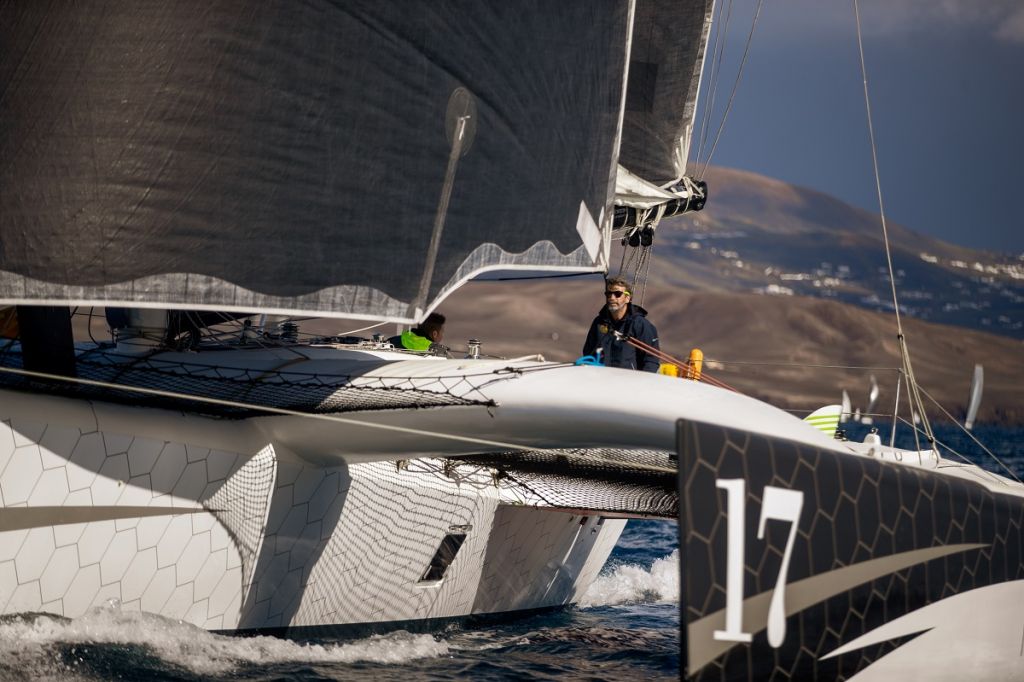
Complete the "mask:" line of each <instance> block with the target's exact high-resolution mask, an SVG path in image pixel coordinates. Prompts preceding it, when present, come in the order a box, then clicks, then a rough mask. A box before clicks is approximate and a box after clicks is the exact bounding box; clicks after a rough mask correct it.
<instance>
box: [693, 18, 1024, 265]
mask: <svg viewBox="0 0 1024 682" xmlns="http://www.w3.org/2000/svg"><path fill="white" fill-rule="evenodd" d="M719 2H720V5H721V6H723V7H726V8H727V7H728V0H719ZM756 4H757V3H756V1H755V0H737V1H734V2H733V6H732V12H731V15H730V16H729V21H728V26H729V29H730V30H729V31H728V33H727V38H726V44H725V45H726V47H725V57H724V59H723V61H722V67H721V70H720V76H719V78H718V86H717V90H716V93H715V97H714V104H715V106H714V107H713V109H712V112H713V114H712V116H711V119H710V120H711V122H712V125H711V126H710V128H709V130H710V132H709V134H708V141H707V142H706V143H705V145H704V148H703V152H702V155H701V158H702V159H704V158H706V157H707V154H708V151H709V150H710V148H711V142H710V140H711V139H713V136H714V130H715V129H717V127H718V123H719V122H720V120H721V117H722V110H723V109H724V104H725V103H726V102H727V101H728V98H729V92H730V91H731V89H732V85H733V82H734V80H735V76H736V66H737V65H738V63H739V60H740V57H741V55H742V53H743V49H744V46H745V44H746V39H747V34H748V32H749V30H750V25H751V19H752V17H753V14H754V8H755V7H756ZM860 15H861V28H862V33H863V38H864V51H865V63H866V67H867V77H868V86H869V94H870V99H871V108H872V116H873V121H874V128H875V140H876V145H877V152H878V162H879V174H880V176H881V181H882V196H883V201H884V206H885V212H886V217H887V218H888V220H890V221H895V222H897V223H900V224H902V225H904V226H906V227H909V228H911V229H913V230H916V231H918V232H923V233H926V234H930V235H933V236H936V237H939V238H941V239H944V240H946V241H950V242H953V243H956V244H961V245H963V246H969V247H972V248H977V249H986V250H995V251H1003V252H1009V253H1015V254H1019V253H1024V1H1022V0H861V1H860ZM719 24H720V25H722V26H724V25H725V24H726V22H725V21H724V20H722V21H719ZM713 36H714V34H713ZM713 36H712V39H713ZM711 51H712V45H711V42H710V41H709V47H708V53H709V55H710V54H711ZM710 73H711V64H710V63H709V64H708V65H707V66H706V68H705V81H706V82H707V81H709V76H710ZM701 97H702V100H701V109H703V108H704V106H706V105H707V104H708V103H709V102H711V97H709V96H707V94H706V91H705V92H702V94H701ZM697 116H698V119H697V120H698V121H700V120H701V119H702V117H703V111H698V114H697ZM698 146H699V139H696V138H695V141H694V143H693V144H692V145H691V160H692V159H693V158H694V156H695V153H696V150H697V148H698ZM711 163H712V164H713V165H718V166H727V167H731V168H740V169H744V170H750V171H754V172H757V173H761V174H763V175H767V176H769V177H773V178H777V179H780V180H784V181H786V182H790V183H794V184H797V185H801V186H805V187H810V188H812V189H816V190H820V191H823V192H826V193H828V194H831V195H833V196H835V197H838V198H839V199H842V200H844V201H846V202H848V203H850V204H853V205H855V206H858V207H861V208H866V209H869V210H872V211H875V212H877V211H878V197H877V192H876V189H875V181H874V173H873V170H872V161H871V147H870V142H869V137H868V128H867V117H866V114H865V106H864V90H863V80H862V76H861V72H860V57H859V53H858V49H857V34H856V21H855V15H854V5H853V1H852V0H764V2H763V5H762V8H761V14H760V17H759V19H758V23H757V26H756V28H755V31H754V36H753V40H752V42H751V45H750V53H749V56H748V58H747V63H746V66H745V67H744V70H743V74H742V79H741V81H740V84H739V87H738V90H737V91H736V95H735V98H734V101H733V104H732V110H731V112H730V113H729V116H728V118H727V119H726V123H725V128H724V129H723V132H722V135H721V139H720V141H719V143H718V145H717V147H716V148H715V151H714V155H713V156H712V159H711ZM710 193H711V199H710V200H711V201H714V188H713V187H712V188H711V189H710Z"/></svg>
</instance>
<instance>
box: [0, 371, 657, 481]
mask: <svg viewBox="0 0 1024 682" xmlns="http://www.w3.org/2000/svg"><path fill="white" fill-rule="evenodd" d="M0 373H7V374H15V375H20V376H25V377H29V378H33V379H45V380H49V381H59V382H71V383H76V384H82V385H84V386H95V387H97V388H107V389H113V390H119V391H133V392H136V393H142V394H144V395H152V396H157V397H161V398H172V399H177V400H189V401H194V402H200V403H206V404H209V405H220V406H222V407H234V408H238V409H244V410H255V411H260V412H269V413H272V414H280V415H285V416H290V417H305V418H307V419H317V420H321V421H328V422H335V423H339V424H346V425H349V426H362V427H366V428H369V429H377V430H380V431H391V432H395V433H405V434H410V435H414V436H421V437H426V438H438V439H441V440H449V441H456V442H460V443H470V444H473V445H485V446H488V447H497V448H501V449H504V450H515V451H520V450H527V451H537V450H543V448H537V447H534V446H526V445H521V444H517V443H508V442H504V441H498V440H490V439H486V438H477V437H475V436H460V435H457V434H454V433H443V432H440V431H428V430H426V429H414V428H411V427H407V426H397V425H394V424H376V423H373V422H367V421H361V420H359V419H352V418H350V417H339V416H338V415H336V414H322V413H316V412H301V411H299V410H292V409H288V408H284V407H273V406H270V405H254V404H251V403H244V402H240V401H235V400H225V399H223V398H210V397H207V396H200V395H192V394H188V393H177V392H175V391H165V390H162V389H156V388H145V387H142V386H130V385H127V384H115V383H111V382H108V381H97V380H95V379H83V378H81V377H69V376H63V375H60V374H50V373H48V372H35V371H31V370H27V369H17V368H14V367H0ZM547 452H551V453H553V454H558V453H560V452H561V450H560V449H557V448H556V449H551V450H547ZM573 454H574V456H577V457H580V458H581V459H592V460H595V461H599V462H602V463H603V462H604V459H603V458H600V457H593V456H589V455H582V454H579V453H573ZM631 466H632V467H633V468H636V469H643V470H648V471H659V472H662V473H676V471H677V470H676V469H674V468H671V467H661V466H656V465H650V464H641V463H633V464H632V465H631Z"/></svg>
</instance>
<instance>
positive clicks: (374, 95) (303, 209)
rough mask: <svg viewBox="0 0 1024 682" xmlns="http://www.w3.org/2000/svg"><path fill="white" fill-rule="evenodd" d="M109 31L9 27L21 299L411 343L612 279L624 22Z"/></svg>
mask: <svg viewBox="0 0 1024 682" xmlns="http://www.w3.org/2000/svg"><path fill="white" fill-rule="evenodd" d="M103 8H104V11H102V12H101V11H99V9H98V5H95V3H89V2H86V3H80V4H76V5H73V6H65V5H61V6H60V7H58V8H56V9H54V8H51V7H46V6H40V4H39V3H27V2H24V3H12V4H9V5H6V6H5V7H4V8H3V9H2V10H0V14H2V16H0V19H2V21H0V86H2V89H3V91H4V93H5V95H4V97H3V98H2V100H0V185H2V186H3V187H4V191H3V193H2V195H0V298H3V299H4V300H7V301H11V302H14V301H17V302H20V303H37V304H43V303H48V304H58V305H59V304H62V303H63V304H70V305H76V304H94V303H99V304H108V305H113V304H118V305H138V306H161V307H169V308H196V309H210V308H212V309H219V310H249V311H251V310H267V311H270V310H273V311H275V312H280V313H285V312H287V313H301V314H325V315H344V316H348V317H355V318H364V319H388V320H405V319H410V318H411V316H412V315H411V313H410V309H411V308H416V307H419V308H420V310H421V311H426V310H429V309H430V308H432V307H433V306H434V305H436V301H437V300H438V299H439V298H440V297H443V296H444V295H446V293H447V292H450V291H451V289H452V288H453V287H454V286H457V284H458V283H459V282H461V281H464V280H465V278H466V273H467V272H472V271H483V270H488V269H494V268H495V267H497V266H507V267H510V268H527V267H528V268H530V269H533V270H543V269H551V270H555V271H566V270H570V271H581V272H588V271H596V270H600V269H602V268H603V263H601V262H599V261H600V260H601V256H600V254H601V252H602V251H604V250H606V242H607V239H608V234H609V232H610V220H609V219H608V218H607V216H610V215H611V214H612V196H611V194H612V192H610V190H609V178H610V177H613V176H614V173H615V166H616V158H615V156H616V143H617V138H618V135H619V132H620V128H621V122H620V115H621V106H622V101H623V92H624V87H625V85H624V74H625V71H626V69H625V64H626V58H627V55H626V52H627V49H628V31H629V18H630V12H631V3H630V2H628V0H620V1H617V2H616V1H612V2H608V3H601V4H600V5H598V6H596V7H595V6H593V5H592V4H591V3H588V2H582V1H580V2H568V3H557V4H555V5H552V4H550V3H543V2H536V3H532V4H530V5H528V6H524V5H522V4H519V3H515V4H514V5H509V4H508V3H473V4H469V5H467V4H463V3H458V2H454V1H450V2H436V3H426V4H417V5H416V7H415V12H410V11H408V8H407V7H405V6H404V5H402V4H401V3H370V2H365V3H364V2H349V3H341V6H336V5H335V4H333V3H329V2H326V1H319V0H318V1H313V2H307V3H303V4H301V5H294V4H293V3H287V2H265V3H260V4H257V5H253V6H238V5H237V4H236V3H217V2H214V3H212V4H209V5H203V11H199V10H198V9H197V7H196V6H193V5H191V4H190V3H170V4H168V3H163V2H156V1H155V0H143V1H140V2H123V3H116V2H115V3H104V4H103ZM459 89H462V90H463V91H464V92H465V93H467V96H469V97H471V98H472V103H473V107H472V110H471V115H472V116H474V117H475V119H474V121H473V129H474V132H473V138H472V140H468V141H467V142H468V144H467V145H466V149H465V150H462V151H461V152H460V157H459V158H458V165H457V172H456V173H454V175H453V177H452V178H449V180H450V182H449V183H448V185H447V191H448V192H449V195H448V197H447V200H446V202H447V203H446V204H445V211H444V216H443V230H440V231H438V230H435V229H434V228H435V223H436V220H437V216H438V206H439V204H440V203H441V198H442V196H443V193H444V191H445V188H446V173H447V171H448V167H449V161H450V156H451V153H452V145H451V140H450V121H448V120H447V117H448V113H449V112H448V106H449V101H450V98H451V96H452V93H454V92H456V91H457V90H459ZM467 111H469V110H467ZM581 206H586V207H587V209H588V210H589V220H586V221H582V222H581V216H580V207H581ZM581 224H587V225H591V224H593V225H596V226H597V230H598V233H599V235H600V237H599V239H600V240H602V241H603V243H600V244H598V245H597V246H598V248H596V249H595V248H594V246H595V245H594V243H593V238H594V232H593V230H592V229H590V228H589V227H588V229H587V230H582V231H581V230H580V229H579V226H580V225H581ZM435 232H436V233H437V234H438V244H437V254H436V257H435V258H432V259H431V261H432V267H433V272H432V275H431V276H430V277H428V278H426V279H427V280H429V286H427V287H426V292H425V294H424V295H423V296H422V297H421V296H420V291H419V289H420V285H421V281H423V280H424V277H423V272H424V268H425V265H424V263H425V261H426V260H427V259H425V254H427V252H428V247H429V244H430V241H431V237H432V235H433V234H435ZM544 244H546V245H548V246H543V245H544ZM595 254H596V257H595ZM538 258H539V259H540V260H536V259H538ZM418 298H423V299H424V300H423V301H422V302H419V301H417V299H418ZM414 304H416V305H414Z"/></svg>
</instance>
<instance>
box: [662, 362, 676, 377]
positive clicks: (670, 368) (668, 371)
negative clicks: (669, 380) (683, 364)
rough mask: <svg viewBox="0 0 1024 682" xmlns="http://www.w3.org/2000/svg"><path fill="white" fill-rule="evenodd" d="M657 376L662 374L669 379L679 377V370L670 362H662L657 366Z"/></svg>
mask: <svg viewBox="0 0 1024 682" xmlns="http://www.w3.org/2000/svg"><path fill="white" fill-rule="evenodd" d="M658 374H664V375H666V376H670V377H677V376H679V368H678V367H676V366H675V365H673V364H672V363H670V362H663V363H661V364H660V365H659V366H658Z"/></svg>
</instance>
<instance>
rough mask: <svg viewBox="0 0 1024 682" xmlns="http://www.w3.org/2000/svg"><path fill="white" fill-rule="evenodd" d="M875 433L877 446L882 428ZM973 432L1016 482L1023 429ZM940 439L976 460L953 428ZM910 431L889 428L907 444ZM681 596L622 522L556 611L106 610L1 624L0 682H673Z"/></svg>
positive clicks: (640, 526) (662, 543)
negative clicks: (206, 626)
mask: <svg viewBox="0 0 1024 682" xmlns="http://www.w3.org/2000/svg"><path fill="white" fill-rule="evenodd" d="M866 430H867V429H865V428H864V427H860V426H857V427H856V428H853V427H851V428H850V429H848V433H850V435H851V436H855V437H862V435H863V433H864V432H866ZM879 432H880V433H881V435H882V436H883V438H884V439H885V440H886V442H888V427H887V426H884V425H883V426H881V427H880V428H879ZM975 434H976V435H977V437H978V438H979V439H980V440H981V441H982V442H983V443H984V444H985V445H986V446H987V447H988V448H989V449H990V450H992V451H993V452H994V453H995V454H997V455H998V456H999V457H1000V458H1001V459H1003V461H1004V463H1006V464H1007V465H1009V466H1010V467H1011V468H1012V469H1014V470H1015V472H1016V473H1017V475H1018V476H1022V477H1024V428H1006V427H986V426H980V427H978V428H977V429H976V430H975ZM937 436H938V438H939V440H940V441H944V442H947V443H948V444H949V445H951V446H953V447H954V448H956V449H957V450H958V451H960V452H962V453H964V454H965V455H967V456H969V457H970V458H971V459H975V460H976V461H978V462H979V463H982V462H983V459H982V458H983V457H984V455H982V454H980V451H979V450H978V449H977V448H976V447H975V448H974V449H973V450H972V449H971V447H973V446H972V444H971V443H970V441H969V439H967V438H964V437H960V436H959V435H958V434H957V432H956V431H955V430H952V429H943V428H941V427H940V428H938V429H937ZM909 437H910V433H909V431H908V430H907V429H906V428H904V429H903V434H902V436H901V435H900V432H899V431H898V432H897V440H898V441H900V439H901V438H903V439H905V440H904V441H903V442H904V444H908V441H912V438H909ZM984 466H986V468H989V469H992V470H993V471H995V470H998V467H997V466H995V465H989V464H987V463H984ZM678 600H679V556H678V551H677V528H676V524H675V523H674V522H671V521H631V522H630V523H629V524H628V525H627V526H626V530H625V532H624V533H623V535H622V538H621V540H620V541H619V544H618V545H617V546H616V548H615V550H614V552H613V553H612V555H611V557H610V559H609V561H608V564H607V566H606V567H605V569H604V571H603V573H602V575H601V577H600V578H599V579H598V580H597V582H596V583H595V584H594V585H593V587H592V588H591V589H590V591H589V592H588V593H587V594H586V596H585V598H584V600H583V601H582V602H581V603H580V604H579V605H578V606H575V607H572V608H570V609H566V610H564V611H559V612H555V613H548V614H544V615H537V616H532V617H529V618H524V619H521V620H516V621H513V622H510V623H505V624H500V625H489V626H486V627H477V628H469V627H456V626H452V627H449V628H448V629H446V630H443V631H440V632H436V633H432V634H412V633H408V632H395V633H391V634H388V635H381V636H374V637H368V638H363V639H351V640H330V639H328V640H324V639H320V640H308V641H293V640H285V639H278V638H273V637H251V638H240V637H228V636H223V635H214V634H211V633H208V632H206V631H204V630H201V629H199V628H196V627H193V626H191V625H187V624H183V623H180V622H178V621H174V620H169V619H165V618H160V617H158V616H154V615H151V614H140V613H133V612H126V611H122V610H120V608H118V606H117V605H116V604H110V605H107V606H105V607H102V608H97V609H95V610H93V611H92V612H90V613H88V614H87V615H85V616H83V617H81V618H77V619H74V620H66V619H60V618H55V617H53V616H48V615H22V616H14V617H8V618H5V619H2V620H0V680H106V679H122V680H261V681H262V680H353V679H367V680H369V679H373V680H396V681H398V680H401V681H402V682H410V681H412V680H448V679H453V678H467V679H488V680H491V679H509V680H512V679H516V680H519V679H537V680H555V679H558V680H573V679H586V680H669V679H678V676H679V610H678Z"/></svg>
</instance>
